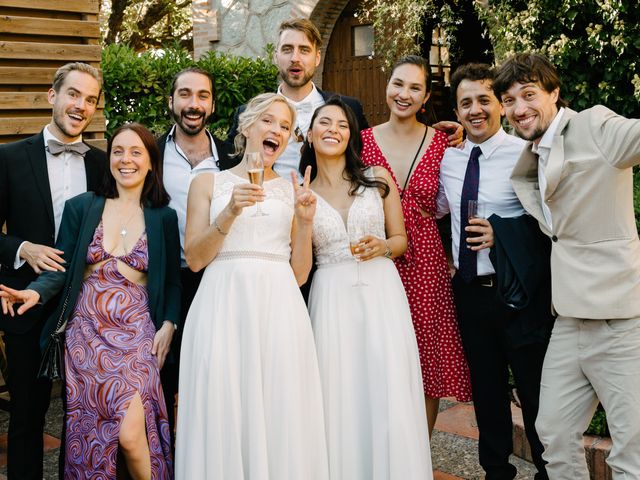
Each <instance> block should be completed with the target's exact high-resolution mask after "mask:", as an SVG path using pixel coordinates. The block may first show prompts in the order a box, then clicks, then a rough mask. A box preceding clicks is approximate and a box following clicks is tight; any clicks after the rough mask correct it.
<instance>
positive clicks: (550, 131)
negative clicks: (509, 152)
mask: <svg viewBox="0 0 640 480" xmlns="http://www.w3.org/2000/svg"><path fill="white" fill-rule="evenodd" d="M562 115H564V107H560V110H558V113H556V116H555V118H554V119H553V121H552V122H551V124H550V125H549V128H547V131H546V132H544V135H542V138H541V139H540V142H538V144H537V145H536V144H535V143H534V144H532V145H531V151H532V152H533V153H538V150H539V149H541V148H546V149H547V150H551V147H553V137H555V136H556V132H557V131H558V126H559V125H560V121H561V120H562Z"/></svg>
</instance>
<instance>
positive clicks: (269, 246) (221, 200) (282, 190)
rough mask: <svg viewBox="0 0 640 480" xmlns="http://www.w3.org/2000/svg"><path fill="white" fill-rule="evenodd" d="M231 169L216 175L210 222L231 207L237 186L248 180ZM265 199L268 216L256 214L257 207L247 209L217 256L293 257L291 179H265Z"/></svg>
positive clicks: (263, 205)
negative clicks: (289, 180)
mask: <svg viewBox="0 0 640 480" xmlns="http://www.w3.org/2000/svg"><path fill="white" fill-rule="evenodd" d="M247 182H248V180H247V179H244V178H241V177H239V176H237V175H235V174H233V173H231V172H230V171H228V170H227V171H223V172H220V173H216V174H215V175H214V188H213V199H212V201H211V209H210V211H209V221H210V222H211V223H212V224H213V219H214V218H216V217H217V216H218V214H219V213H220V212H221V211H222V210H223V209H224V208H225V207H226V206H227V204H228V203H229V199H230V198H231V192H232V190H233V187H234V185H236V184H239V183H247ZM263 186H264V191H265V194H266V198H265V201H264V202H262V203H261V205H260V206H261V208H262V211H263V212H264V213H266V214H267V215H266V216H264V217H253V216H252V215H253V214H254V213H255V212H256V207H255V206H253V207H247V208H245V209H244V210H243V211H242V213H241V214H240V216H238V218H236V219H235V221H234V222H233V225H232V226H231V229H230V230H229V233H228V234H227V236H226V237H225V239H224V243H223V244H222V248H221V249H220V251H219V253H218V256H217V258H230V257H231V258H232V257H236V256H237V257H247V256H249V257H250V256H252V255H257V256H259V257H265V256H266V257H270V256H272V257H274V258H275V259H284V258H285V257H286V259H287V260H288V259H289V258H290V257H291V223H292V221H293V213H294V210H293V187H292V185H291V183H290V182H288V181H286V180H284V179H282V178H276V179H273V180H269V181H266V182H264V185H263Z"/></svg>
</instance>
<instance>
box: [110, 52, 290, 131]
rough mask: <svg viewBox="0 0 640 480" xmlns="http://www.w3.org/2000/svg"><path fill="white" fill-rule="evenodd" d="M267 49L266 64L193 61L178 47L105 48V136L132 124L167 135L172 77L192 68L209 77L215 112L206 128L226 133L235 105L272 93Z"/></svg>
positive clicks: (273, 75) (219, 57)
mask: <svg viewBox="0 0 640 480" xmlns="http://www.w3.org/2000/svg"><path fill="white" fill-rule="evenodd" d="M271 48H272V47H269V48H268V50H267V54H266V56H265V58H257V59H252V58H245V57H237V56H233V55H227V54H223V53H219V52H213V51H212V52H208V53H207V54H206V55H204V56H203V57H202V58H201V59H200V60H198V61H194V60H193V59H192V58H191V55H190V54H189V52H187V51H186V50H184V49H182V48H180V47H178V46H177V45H174V46H173V47H166V48H164V49H163V50H161V51H152V50H149V51H145V52H143V53H136V52H135V51H134V50H133V49H131V48H129V47H128V46H126V45H117V44H114V45H107V46H105V47H104V48H103V49H102V73H103V76H104V94H105V116H106V118H107V122H108V124H107V131H108V133H111V132H113V131H114V130H115V129H116V128H117V127H118V126H120V125H122V124H123V123H125V122H134V121H135V122H140V123H142V124H143V125H146V126H147V127H149V128H150V129H151V130H152V131H153V132H154V133H155V134H158V135H159V134H161V133H163V132H164V131H165V130H167V129H168V128H169V126H170V125H171V124H172V123H173V120H172V119H171V116H170V114H169V111H168V106H167V98H168V96H169V91H170V89H171V80H172V78H173V75H174V74H175V73H177V72H178V71H180V70H182V69H184V68H187V67H190V66H198V67H200V68H203V69H204V70H207V71H208V72H211V74H212V75H213V78H214V81H215V88H216V110H215V115H214V117H213V119H212V120H211V125H210V127H209V128H210V129H211V130H212V131H213V132H216V133H218V134H220V133H221V132H226V130H227V128H228V127H229V126H230V123H231V121H232V119H233V113H234V111H235V109H236V108H237V107H238V106H239V105H242V104H244V103H246V102H247V101H248V100H249V99H250V98H252V97H254V96H255V95H257V94H259V93H263V92H268V91H275V89H276V87H277V74H278V69H277V67H276V66H275V65H273V63H272V62H271V60H270V58H271V55H270V53H269V52H270V51H272V50H271Z"/></svg>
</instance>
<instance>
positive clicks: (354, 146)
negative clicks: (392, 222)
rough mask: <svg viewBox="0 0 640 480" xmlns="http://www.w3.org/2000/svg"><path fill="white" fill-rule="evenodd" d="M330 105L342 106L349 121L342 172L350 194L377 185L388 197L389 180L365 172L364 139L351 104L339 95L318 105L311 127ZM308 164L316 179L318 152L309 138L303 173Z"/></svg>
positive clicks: (302, 161) (303, 156)
mask: <svg viewBox="0 0 640 480" xmlns="http://www.w3.org/2000/svg"><path fill="white" fill-rule="evenodd" d="M329 106H335V107H338V108H340V109H341V110H342V111H343V112H344V115H345V117H347V122H348V123H349V142H348V143H347V149H346V151H345V152H344V154H345V158H346V161H345V166H344V171H343V172H342V176H343V178H344V179H345V180H348V181H349V183H350V184H351V188H350V189H349V195H355V194H357V193H358V190H360V188H361V187H364V188H373V187H375V188H378V189H379V190H380V191H381V195H382V198H384V197H386V196H387V195H389V185H387V182H385V181H384V180H379V179H375V178H374V179H371V178H369V177H367V175H366V174H365V170H366V169H367V166H366V165H365V164H364V163H362V160H361V159H360V151H361V150H362V141H361V140H360V131H359V130H358V122H357V121H356V116H355V115H354V113H353V110H351V108H350V107H349V105H347V104H346V103H344V102H343V101H342V99H341V98H340V97H339V96H333V97H331V98H330V99H329V100H327V101H326V103H325V104H324V105H323V106H321V107H318V108H317V109H316V111H315V112H313V116H312V117H311V123H310V127H309V128H313V124H314V123H315V121H316V118H318V114H319V113H320V112H321V111H322V109H323V108H325V107H329ZM308 165H311V179H314V178H315V177H316V174H317V173H318V164H317V162H316V152H315V150H314V149H313V146H312V145H311V144H310V143H309V140H308V138H305V140H304V144H303V145H302V150H301V157H300V173H301V174H302V175H304V171H305V170H306V169H307V166H308Z"/></svg>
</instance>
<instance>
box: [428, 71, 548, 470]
mask: <svg viewBox="0 0 640 480" xmlns="http://www.w3.org/2000/svg"><path fill="white" fill-rule="evenodd" d="M494 75H495V73H494V71H493V69H492V68H491V67H489V66H488V65H484V64H468V65H463V66H461V67H460V68H458V69H457V70H456V71H455V72H454V74H453V75H452V77H451V92H452V96H453V101H454V104H455V105H456V107H455V112H456V115H457V117H458V120H459V121H460V123H462V125H463V126H464V127H465V129H466V131H467V141H466V143H465V146H464V148H463V149H455V148H449V149H447V150H446V151H445V154H444V157H443V159H442V163H441V165H440V184H441V187H440V188H441V192H440V194H439V198H438V211H439V212H441V213H442V212H447V211H448V212H450V213H451V232H452V251H453V264H454V266H455V268H456V273H455V275H454V277H453V279H452V286H453V293H454V299H455V303H456V310H457V314H458V325H459V327H460V336H461V337H462V344H463V346H464V350H465V354H466V357H467V361H468V363H469V370H470V372H471V390H472V392H473V407H474V410H475V414H476V419H477V422H478V430H479V432H480V439H479V442H478V450H479V457H480V458H479V459H480V465H481V466H482V468H483V469H484V470H485V472H486V479H487V480H511V479H513V478H515V476H516V473H517V472H516V468H515V466H513V465H512V464H510V463H509V456H510V455H511V453H512V452H513V445H512V422H511V409H510V400H509V395H508V391H509V368H510V369H511V372H512V374H513V378H514V380H515V383H516V386H517V392H518V397H519V399H520V403H521V405H522V414H523V419H524V424H525V431H526V434H527V438H528V440H529V443H530V444H531V451H532V456H533V460H534V463H535V465H536V467H537V469H538V472H537V473H536V475H535V479H536V480H546V479H548V478H549V477H548V475H547V473H546V471H545V462H544V460H543V459H542V451H543V447H542V444H541V443H540V440H539V438H538V435H537V433H536V430H535V426H534V423H535V419H536V415H537V413H538V396H539V392H540V376H541V372H542V362H543V359H544V355H545V351H546V348H547V343H548V340H549V335H550V332H551V328H552V326H553V317H552V316H551V309H550V308H549V307H550V284H549V277H548V271H547V275H546V276H545V277H544V278H542V276H541V282H540V285H539V286H538V291H539V292H540V294H539V295H537V296H536V297H535V298H534V299H533V300H532V301H531V302H530V305H528V307H527V308H524V309H520V310H517V309H515V308H513V307H512V306H509V305H507V303H506V302H505V301H503V300H501V299H500V298H499V295H498V294H499V293H500V292H499V290H498V286H499V282H498V277H497V276H496V273H497V274H499V275H500V274H502V277H503V278H504V273H505V272H503V271H497V268H496V267H495V266H494V265H493V264H492V262H491V261H490V258H489V248H490V247H492V246H493V243H494V233H493V229H492V227H491V224H490V223H489V221H488V220H487V219H486V217H489V216H491V215H492V214H494V215H498V216H500V217H503V218H504V219H505V220H506V219H507V218H509V219H513V218H515V217H521V216H522V215H524V214H525V211H524V208H523V207H522V205H521V204H520V201H519V200H518V197H517V196H516V194H515V192H514V191H513V188H512V186H511V180H510V174H511V170H512V169H513V166H514V165H515V163H516V161H517V159H518V157H519V156H520V153H521V152H522V150H523V148H524V141H522V140H521V139H519V138H517V137H514V136H512V135H508V134H507V133H506V132H505V131H504V130H503V129H502V127H501V124H500V117H501V114H502V107H501V105H500V101H499V100H498V98H497V97H496V96H495V94H494V93H493V89H492V86H493V79H494ZM470 200H475V201H476V202H478V205H479V206H482V207H483V209H482V211H480V209H479V211H478V212H477V214H476V215H471V212H470V211H469V210H468V208H469V201H470ZM472 217H476V218H472ZM482 217H485V218H482ZM472 233H473V234H475V235H471V234H472ZM525 235H526V234H525ZM507 237H508V235H507ZM501 240H502V239H501ZM504 240H505V241H507V243H508V240H509V238H506V239H504ZM543 241H544V239H543ZM504 243H505V242H502V244H504ZM502 244H501V245H502ZM547 247H548V242H547ZM531 255H532V256H533V252H531ZM542 258H543V260H542V261H544V259H546V261H547V262H548V258H549V256H548V250H547V254H546V257H545V256H544V254H543V257H542ZM542 261H541V263H542ZM545 282H546V283H545ZM545 294H546V295H545Z"/></svg>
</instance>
